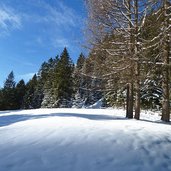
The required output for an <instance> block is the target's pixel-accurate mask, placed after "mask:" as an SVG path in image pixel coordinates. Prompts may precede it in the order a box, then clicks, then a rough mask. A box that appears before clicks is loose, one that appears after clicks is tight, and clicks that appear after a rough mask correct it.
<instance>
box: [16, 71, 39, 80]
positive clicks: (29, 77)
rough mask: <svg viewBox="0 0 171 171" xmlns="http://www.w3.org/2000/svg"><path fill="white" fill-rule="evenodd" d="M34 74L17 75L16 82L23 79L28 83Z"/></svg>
mask: <svg viewBox="0 0 171 171" xmlns="http://www.w3.org/2000/svg"><path fill="white" fill-rule="evenodd" d="M35 74H36V73H34V72H31V73H26V74H22V75H18V76H17V80H21V79H23V80H24V81H25V82H28V81H29V80H30V79H31V78H33V76H34V75H35Z"/></svg>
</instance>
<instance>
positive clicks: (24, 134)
mask: <svg viewBox="0 0 171 171" xmlns="http://www.w3.org/2000/svg"><path fill="white" fill-rule="evenodd" d="M141 118H142V120H140V121H136V120H127V119H125V112H124V111H123V110H121V109H110V110H109V109H108V110H107V109H37V110H21V111H6V112H0V171H171V125H170V124H164V123H161V122H160V116H159V115H158V114H154V113H150V114H149V112H148V113H146V114H145V113H143V114H142V115H141Z"/></svg>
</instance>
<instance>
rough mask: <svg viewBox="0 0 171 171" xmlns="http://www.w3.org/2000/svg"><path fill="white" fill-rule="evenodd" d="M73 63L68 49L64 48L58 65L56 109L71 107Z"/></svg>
mask: <svg viewBox="0 0 171 171" xmlns="http://www.w3.org/2000/svg"><path fill="white" fill-rule="evenodd" d="M73 68H74V65H73V62H72V60H71V58H70V56H69V53H68V51H67V49H66V48H64V50H63V52H62V54H61V56H60V59H59V62H58V65H57V69H58V70H57V73H56V75H57V80H56V87H55V88H56V91H55V92H54V93H55V94H56V100H57V101H56V102H55V104H54V105H55V107H71V105H72V103H71V99H72V96H73V78H72V76H73Z"/></svg>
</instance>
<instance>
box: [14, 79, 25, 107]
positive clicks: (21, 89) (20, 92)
mask: <svg viewBox="0 0 171 171" xmlns="http://www.w3.org/2000/svg"><path fill="white" fill-rule="evenodd" d="M15 91H16V102H17V109H21V108H22V105H23V100H24V96H25V93H26V85H25V82H24V80H23V79H22V80H20V81H19V82H18V83H17V85H16V88H15Z"/></svg>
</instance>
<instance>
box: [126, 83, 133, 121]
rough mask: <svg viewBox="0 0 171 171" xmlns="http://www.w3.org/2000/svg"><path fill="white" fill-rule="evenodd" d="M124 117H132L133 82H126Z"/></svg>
mask: <svg viewBox="0 0 171 171" xmlns="http://www.w3.org/2000/svg"><path fill="white" fill-rule="evenodd" d="M126 117H127V118H129V119H132V118H133V84H132V83H128V84H127V111H126Z"/></svg>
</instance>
